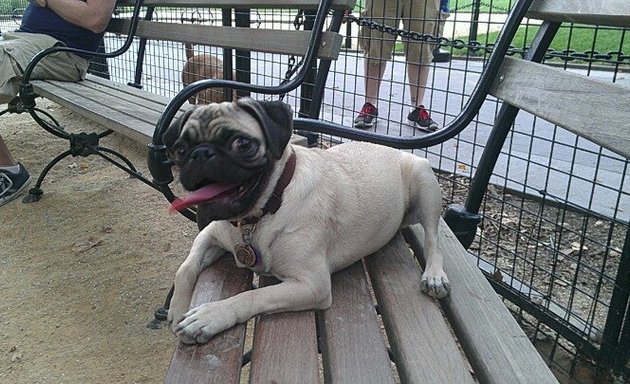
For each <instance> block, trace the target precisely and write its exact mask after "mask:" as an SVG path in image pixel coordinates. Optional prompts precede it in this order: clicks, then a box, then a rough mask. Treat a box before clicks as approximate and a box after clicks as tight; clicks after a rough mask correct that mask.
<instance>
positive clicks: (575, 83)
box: [490, 57, 630, 158]
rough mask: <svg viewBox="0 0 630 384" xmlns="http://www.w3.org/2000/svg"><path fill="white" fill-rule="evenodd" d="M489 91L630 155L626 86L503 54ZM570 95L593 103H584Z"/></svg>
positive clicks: (629, 100)
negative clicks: (588, 106)
mask: <svg viewBox="0 0 630 384" xmlns="http://www.w3.org/2000/svg"><path fill="white" fill-rule="evenodd" d="M490 93H491V94H492V95H494V96H496V97H497V98H499V99H502V100H505V101H507V102H508V103H510V104H511V105H514V106H516V107H518V108H520V109H522V110H525V111H527V112H530V113H532V114H535V115H536V116H539V117H542V118H543V119H545V120H548V121H550V122H552V123H554V124H557V125H559V126H561V127H563V128H565V129H567V130H569V131H571V132H573V133H575V134H577V135H579V136H582V137H584V138H587V139H589V140H591V141H593V142H594V143H597V144H599V145H601V146H602V147H604V148H607V149H609V150H611V151H613V152H616V153H618V154H620V155H622V156H625V157H626V158H628V157H630V108H629V107H628V106H629V105H630V87H627V86H624V85H621V84H614V83H609V82H605V81H602V80H598V79H595V78H592V77H588V76H583V75H579V74H576V73H573V72H570V71H565V70H562V69H559V68H553V67H550V66H547V65H543V64H538V63H533V62H530V61H525V60H520V59H516V58H513V57H506V58H505V61H504V63H503V66H502V67H501V69H500V70H499V73H498V76H497V79H496V80H495V82H494V84H493V85H492V88H491V90H490ZM576 95H580V99H582V100H583V101H584V102H585V103H586V102H588V104H590V105H595V106H597V108H584V104H583V103H579V102H576Z"/></svg>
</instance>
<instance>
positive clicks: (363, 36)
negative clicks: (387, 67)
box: [359, 0, 440, 64]
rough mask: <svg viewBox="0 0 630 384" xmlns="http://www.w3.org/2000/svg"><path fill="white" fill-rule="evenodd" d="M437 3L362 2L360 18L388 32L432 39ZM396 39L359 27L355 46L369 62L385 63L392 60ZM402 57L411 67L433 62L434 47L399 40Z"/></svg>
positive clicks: (423, 0)
mask: <svg viewBox="0 0 630 384" xmlns="http://www.w3.org/2000/svg"><path fill="white" fill-rule="evenodd" d="M439 2H440V1H439V0H366V1H365V10H364V11H363V13H362V14H361V16H362V17H363V18H367V19H370V20H371V21H373V22H376V23H378V24H384V25H387V26H390V27H392V28H399V26H400V23H401V21H402V25H403V29H404V30H406V31H413V32H418V33H420V34H424V35H433V34H434V31H435V24H436V21H437V19H438V17H439ZM396 38H397V36H396V35H392V34H390V33H387V32H379V31H377V30H372V29H370V28H368V27H365V26H362V27H361V29H360V31H359V46H360V47H361V49H363V52H365V54H366V55H367V57H369V58H378V59H383V60H389V59H391V58H392V51H393V49H394V43H395V42H396ZM403 46H404V49H405V56H406V57H407V61H408V62H411V63H422V64H428V63H430V62H431V60H432V59H433V55H432V54H431V51H432V50H433V48H434V46H433V45H431V44H421V43H417V42H414V41H409V40H408V39H403Z"/></svg>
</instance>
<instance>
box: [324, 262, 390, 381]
mask: <svg viewBox="0 0 630 384" xmlns="http://www.w3.org/2000/svg"><path fill="white" fill-rule="evenodd" d="M332 293H333V302H332V306H331V307H330V308H329V309H327V310H325V311H322V312H321V315H320V318H319V321H320V322H319V332H320V340H321V349H322V360H323V362H324V376H325V379H326V380H325V382H326V383H393V382H394V379H393V376H392V370H391V363H390V360H389V356H388V353H387V350H386V346H385V340H384V339H383V335H382V332H381V329H380V326H379V324H378V318H377V315H376V310H375V308H374V303H373V300H372V297H371V295H370V292H369V288H368V284H367V281H366V278H365V272H364V270H363V265H362V263H361V262H357V263H355V264H353V265H351V266H350V267H348V268H346V269H344V270H342V271H339V272H336V273H334V274H333V275H332Z"/></svg>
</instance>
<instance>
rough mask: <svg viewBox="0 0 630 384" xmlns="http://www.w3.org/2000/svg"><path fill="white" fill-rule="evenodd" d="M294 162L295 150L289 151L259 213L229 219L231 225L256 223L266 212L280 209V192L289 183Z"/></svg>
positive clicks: (271, 212)
mask: <svg viewBox="0 0 630 384" xmlns="http://www.w3.org/2000/svg"><path fill="white" fill-rule="evenodd" d="M295 163H296V156H295V151H291V155H290V156H289V160H287V163H286V164H285V165H284V170H283V171H282V175H281V176H280V179H279V180H278V183H277V184H276V187H275V188H274V189H273V192H272V193H271V196H270V197H269V200H267V203H266V204H265V206H264V207H263V209H262V211H261V213H260V215H256V216H247V217H244V218H242V219H240V220H238V221H231V223H232V225H233V226H235V227H238V226H239V225H243V224H256V223H258V222H259V221H260V218H261V217H263V216H264V215H266V214H267V213H270V214H272V215H273V214H274V213H276V212H277V211H278V209H280V206H281V205H282V194H283V193H284V189H285V188H286V187H287V186H288V185H289V183H290V182H291V179H292V178H293V173H294V172H295Z"/></svg>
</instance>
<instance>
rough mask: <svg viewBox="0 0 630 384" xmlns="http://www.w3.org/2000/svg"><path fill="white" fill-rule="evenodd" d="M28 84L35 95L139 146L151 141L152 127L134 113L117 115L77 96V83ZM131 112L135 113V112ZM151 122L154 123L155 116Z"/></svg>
mask: <svg viewBox="0 0 630 384" xmlns="http://www.w3.org/2000/svg"><path fill="white" fill-rule="evenodd" d="M31 83H32V84H33V89H34V90H35V92H36V93H37V94H38V95H41V96H43V97H45V98H47V99H49V100H52V101H54V102H56V103H58V104H60V105H63V106H64V107H67V108H68V109H70V110H71V111H72V112H75V113H78V114H80V115H82V116H84V117H86V118H88V119H90V120H93V121H94V122H96V123H98V124H101V125H103V126H104V127H106V128H109V129H112V130H114V131H116V132H120V133H121V134H123V135H124V136H127V137H129V138H131V139H132V140H135V141H137V142H139V143H143V144H148V143H150V142H151V137H152V136H153V131H154V130H155V124H149V123H147V122H146V121H144V120H140V119H138V118H137V117H136V116H135V114H129V113H121V112H120V111H119V110H118V109H112V108H111V107H110V106H109V105H106V104H104V103H103V101H100V100H98V98H96V99H90V98H89V97H88V95H85V94H81V93H78V92H77V91H78V90H80V89H81V87H78V86H77V85H78V84H79V83H75V84H61V83H63V82H57V81H41V80H36V81H32V82H31ZM66 87H67V88H66ZM77 98H80V99H81V102H80V103H77V102H76V100H77ZM135 113H138V111H137V110H136V111H135ZM154 121H157V117H156V119H155V120H154Z"/></svg>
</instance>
